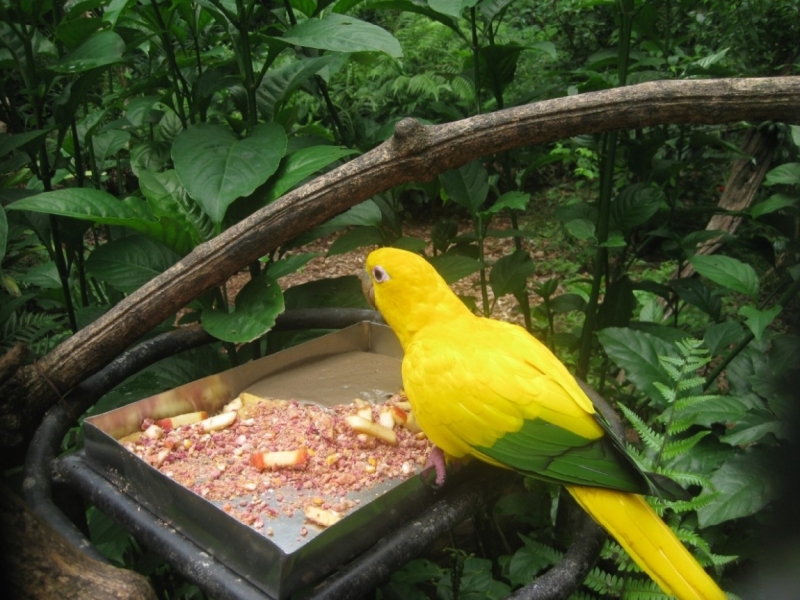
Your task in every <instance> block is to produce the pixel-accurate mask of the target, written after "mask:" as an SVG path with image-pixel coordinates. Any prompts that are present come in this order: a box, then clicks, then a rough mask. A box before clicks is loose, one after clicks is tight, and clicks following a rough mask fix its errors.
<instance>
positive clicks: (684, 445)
mask: <svg viewBox="0 0 800 600" xmlns="http://www.w3.org/2000/svg"><path fill="white" fill-rule="evenodd" d="M710 433H711V431H710V430H709V429H705V430H703V431H698V432H697V433H695V434H694V435H693V436H691V437H688V438H683V439H680V440H673V441H671V442H667V444H666V445H665V446H664V450H663V452H662V456H663V457H664V458H666V459H670V458H674V457H676V456H680V455H682V454H686V453H687V452H689V450H691V449H692V448H694V447H695V446H696V445H697V443H698V442H699V441H700V440H702V439H703V438H704V437H706V436H707V435H708V434H710Z"/></svg>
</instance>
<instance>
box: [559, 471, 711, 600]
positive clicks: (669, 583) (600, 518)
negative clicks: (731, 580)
mask: <svg viewBox="0 0 800 600" xmlns="http://www.w3.org/2000/svg"><path fill="white" fill-rule="evenodd" d="M566 487H567V490H568V491H569V493H570V494H571V495H572V497H573V498H575V500H577V502H578V504H580V505H581V507H583V509H584V510H585V511H586V512H588V513H589V514H590V515H591V516H592V518H593V519H594V520H595V521H597V522H598V523H599V524H600V525H601V526H602V527H603V528H604V529H605V530H606V531H607V532H608V533H609V534H611V535H612V536H613V537H614V539H616V540H617V542H618V543H619V544H620V546H622V547H623V548H625V550H626V551H627V552H628V554H630V555H631V558H633V560H635V561H636V564H638V565H639V566H640V567H641V568H642V569H643V570H644V571H645V572H646V573H647V574H648V575H650V577H652V578H653V581H655V582H656V583H657V584H658V585H659V586H661V589H662V590H664V592H665V593H667V594H670V595H673V596H675V597H677V598H679V600H725V599H726V596H725V593H724V592H723V591H722V590H721V589H720V588H719V587H718V586H717V584H716V583H714V580H713V579H711V577H709V576H708V574H707V573H706V572H705V571H704V570H703V567H701V566H700V565H699V564H698V562H697V561H696V560H695V559H694V557H693V556H692V555H691V554H690V553H689V551H688V550H687V549H686V547H685V546H684V545H683V544H682V543H681V541H680V540H679V539H678V538H677V537H676V536H675V534H674V533H673V532H672V530H671V529H670V528H669V526H668V525H667V524H666V523H664V521H662V520H661V518H660V517H659V516H658V515H657V514H656V512H655V511H654V510H653V509H652V508H651V507H650V505H649V504H647V502H646V501H645V499H644V498H642V497H641V496H639V495H637V494H629V493H625V492H618V491H615V490H607V489H602V488H594V487H581V486H566Z"/></svg>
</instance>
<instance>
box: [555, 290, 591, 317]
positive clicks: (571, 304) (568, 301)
mask: <svg viewBox="0 0 800 600" xmlns="http://www.w3.org/2000/svg"><path fill="white" fill-rule="evenodd" d="M547 306H548V307H549V308H550V310H551V311H552V312H553V313H554V314H564V313H569V312H574V311H576V310H577V311H583V310H585V309H586V300H584V299H583V297H582V296H580V295H579V294H561V295H560V296H556V297H555V298H551V299H550V300H548V302H547Z"/></svg>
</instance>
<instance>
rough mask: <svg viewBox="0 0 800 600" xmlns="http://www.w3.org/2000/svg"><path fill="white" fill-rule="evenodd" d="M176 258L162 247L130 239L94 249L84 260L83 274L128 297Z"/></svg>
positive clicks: (176, 257) (145, 240) (130, 237)
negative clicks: (84, 272) (85, 273)
mask: <svg viewBox="0 0 800 600" xmlns="http://www.w3.org/2000/svg"><path fill="white" fill-rule="evenodd" d="M180 258H181V257H180V255H179V254H177V253H175V252H173V251H172V250H170V249H169V248H167V247H166V246H163V245H161V244H159V243H158V242H154V241H153V240H151V239H148V238H146V237H143V236H139V235H131V236H127V237H123V238H119V239H116V240H113V241H111V242H109V243H107V244H103V245H102V246H98V247H97V248H96V249H95V250H94V251H93V252H92V253H91V254H90V255H89V258H88V259H86V272H87V273H88V274H89V275H91V276H93V277H96V278H97V279H99V280H100V281H104V282H106V283H108V284H110V285H112V286H113V287H115V288H116V289H118V290H119V291H120V292H123V293H125V294H129V293H131V292H133V291H135V290H137V289H139V288H140V287H141V286H142V285H144V284H145V283H147V282H148V281H150V280H151V279H152V278H153V277H155V276H156V275H159V274H161V273H163V272H164V271H166V270H167V269H169V268H170V267H171V266H172V265H174V264H175V263H176V262H178V261H179V260H180Z"/></svg>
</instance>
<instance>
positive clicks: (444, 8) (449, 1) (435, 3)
mask: <svg viewBox="0 0 800 600" xmlns="http://www.w3.org/2000/svg"><path fill="white" fill-rule="evenodd" d="M477 3H478V0H428V6H430V7H431V8H432V9H433V10H435V11H436V12H438V13H440V14H443V15H447V16H449V17H453V18H456V19H459V18H461V13H462V12H464V9H465V8H472V7H473V6H475V5H476V4H477Z"/></svg>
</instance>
